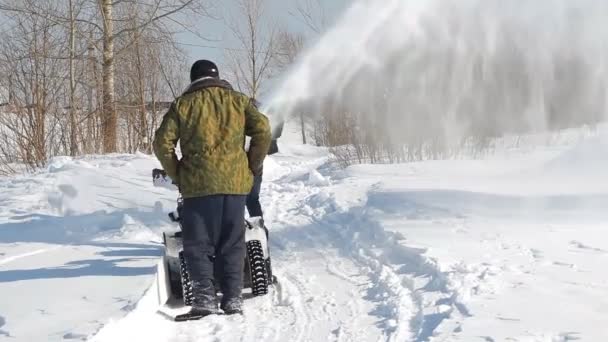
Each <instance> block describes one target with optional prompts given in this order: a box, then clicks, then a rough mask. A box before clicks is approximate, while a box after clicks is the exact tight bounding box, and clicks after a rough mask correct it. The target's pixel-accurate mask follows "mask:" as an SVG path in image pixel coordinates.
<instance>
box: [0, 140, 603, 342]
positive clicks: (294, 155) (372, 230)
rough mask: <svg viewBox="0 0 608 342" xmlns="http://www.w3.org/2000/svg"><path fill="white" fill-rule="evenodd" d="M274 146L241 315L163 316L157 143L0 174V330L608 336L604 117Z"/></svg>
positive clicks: (163, 192) (49, 334)
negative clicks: (436, 136)
mask: <svg viewBox="0 0 608 342" xmlns="http://www.w3.org/2000/svg"><path fill="white" fill-rule="evenodd" d="M281 149H282V151H281V153H279V154H277V155H275V156H272V157H270V158H269V159H268V161H267V162H266V165H265V182H264V184H263V188H262V202H263V205H264V207H265V211H266V220H267V222H268V226H269V228H270V229H271V255H272V258H273V267H274V270H275V273H276V275H277V276H278V278H279V286H277V287H276V288H274V289H273V290H272V292H271V293H270V294H269V295H267V296H265V297H259V298H254V299H248V300H247V302H246V305H245V316H243V317H223V316H217V317H215V316H214V317H207V318H205V319H204V320H201V321H196V322H187V323H177V324H176V323H173V322H170V321H168V320H167V319H165V318H164V317H163V316H161V315H158V314H157V313H156V310H157V307H158V303H157V298H156V289H155V287H154V286H155V267H156V266H155V265H156V262H157V259H158V256H159V255H160V253H161V250H160V245H159V240H160V232H162V231H163V230H164V229H169V228H170V227H171V225H172V224H171V223H169V222H168V220H167V219H166V213H167V212H168V211H170V210H172V209H173V208H174V200H175V196H176V194H175V193H174V192H172V191H171V190H168V189H162V188H154V187H153V186H152V182H151V169H152V168H153V167H156V166H157V165H158V164H157V162H156V161H155V160H154V159H153V158H152V157H150V156H145V155H134V156H127V155H116V156H103V157H102V156H100V157H88V158H83V159H77V160H71V159H68V158H60V159H57V160H55V161H54V162H53V163H52V165H51V166H50V167H49V170H47V171H44V172H40V173H38V174H36V175H27V176H19V177H13V178H8V179H2V180H0V202H1V203H2V206H1V207H0V293H2V297H1V298H2V299H1V300H0V340H5V339H6V340H7V341H9V340H10V341H59V340H70V339H81V340H85V339H89V340H91V341H98V342H106V341H111V342H117V341H147V342H152V341H259V340H264V341H550V342H556V341H568V340H581V341H606V340H608V326H606V324H605V322H606V321H608V309H606V308H607V307H608V270H607V269H606V266H605V265H606V261H608V230H606V222H608V182H606V175H607V174H608V135H607V134H606V133H605V132H604V133H601V134H599V135H596V136H593V137H589V138H587V139H584V140H580V141H579V140H576V139H571V141H570V142H569V143H567V144H566V143H561V144H559V145H552V146H544V147H543V146H536V147H534V148H532V147H531V146H530V145H528V146H525V148H519V149H514V148H510V149H499V150H497V152H496V154H494V155H492V156H488V157H485V158H483V159H478V160H473V159H471V160H464V159H461V160H444V161H428V162H419V163H410V164H404V165H358V166H351V167H349V168H347V169H339V168H337V167H335V166H333V164H332V163H330V162H329V161H328V154H327V151H326V150H324V149H322V148H315V147H311V146H301V145H297V144H283V145H282V146H281Z"/></svg>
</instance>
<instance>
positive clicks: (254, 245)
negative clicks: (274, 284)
mask: <svg viewBox="0 0 608 342" xmlns="http://www.w3.org/2000/svg"><path fill="white" fill-rule="evenodd" d="M247 262H248V263H249V270H250V274H251V293H252V294H253V295H254V296H262V295H265V294H267V293H268V272H267V269H266V262H265V261H264V252H263V250H262V244H261V243H260V241H258V240H252V241H249V242H247Z"/></svg>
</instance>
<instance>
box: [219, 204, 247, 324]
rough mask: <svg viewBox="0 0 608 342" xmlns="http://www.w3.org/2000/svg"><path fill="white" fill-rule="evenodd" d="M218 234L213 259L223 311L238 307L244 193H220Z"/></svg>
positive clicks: (243, 237)
mask: <svg viewBox="0 0 608 342" xmlns="http://www.w3.org/2000/svg"><path fill="white" fill-rule="evenodd" d="M223 209H224V210H223V223H222V235H221V237H220V243H219V245H218V253H217V258H218V260H217V262H218V263H219V264H220V265H221V266H220V267H221V268H222V271H223V274H222V282H221V289H222V293H223V297H222V309H223V310H224V311H225V312H226V313H229V314H230V313H238V312H241V310H242V298H241V293H242V290H243V272H244V268H245V254H246V246H245V196H239V195H227V196H224V208H223Z"/></svg>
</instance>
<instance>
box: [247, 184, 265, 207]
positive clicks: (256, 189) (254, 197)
mask: <svg viewBox="0 0 608 342" xmlns="http://www.w3.org/2000/svg"><path fill="white" fill-rule="evenodd" d="M261 187H262V176H255V177H254V178H253V186H252V187H251V191H250V192H249V194H248V195H247V211H248V212H249V216H251V217H262V216H263V212H262V205H261V204H260V188H261Z"/></svg>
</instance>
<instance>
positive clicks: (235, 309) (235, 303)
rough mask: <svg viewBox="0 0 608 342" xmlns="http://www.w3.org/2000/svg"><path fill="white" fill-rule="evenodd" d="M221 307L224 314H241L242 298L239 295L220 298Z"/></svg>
mask: <svg viewBox="0 0 608 342" xmlns="http://www.w3.org/2000/svg"><path fill="white" fill-rule="evenodd" d="M221 309H222V310H224V313H225V314H226V315H234V314H240V315H242V314H243V299H242V298H241V297H232V298H228V299H226V300H223V299H222V305H221Z"/></svg>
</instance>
